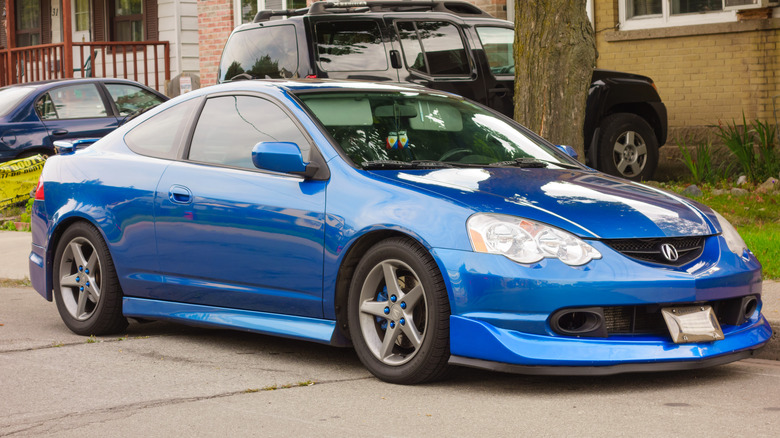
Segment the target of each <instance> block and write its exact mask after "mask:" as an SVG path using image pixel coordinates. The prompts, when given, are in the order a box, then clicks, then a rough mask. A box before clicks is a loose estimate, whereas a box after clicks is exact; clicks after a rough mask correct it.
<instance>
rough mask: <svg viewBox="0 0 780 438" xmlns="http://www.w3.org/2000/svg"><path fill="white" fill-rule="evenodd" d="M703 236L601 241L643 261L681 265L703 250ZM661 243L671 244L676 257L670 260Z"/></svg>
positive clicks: (697, 256)
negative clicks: (664, 253)
mask: <svg viewBox="0 0 780 438" xmlns="http://www.w3.org/2000/svg"><path fill="white" fill-rule="evenodd" d="M704 239H705V238H704V237H666V238H661V239H609V240H603V242H604V243H605V244H606V245H608V246H609V247H610V248H612V249H614V250H615V251H618V252H620V253H621V254H623V255H626V256H628V257H631V258H632V259H635V260H641V261H643V262H650V263H658V264H662V265H669V266H682V265H684V264H686V263H690V262H692V261H694V260H696V259H697V258H699V256H700V255H701V253H702V252H703V251H704ZM663 244H669V245H672V246H673V247H674V248H675V249H676V250H677V254H678V259H677V260H675V261H670V260H669V259H667V258H666V257H664V255H663V252H662V250H661V246H662V245H663Z"/></svg>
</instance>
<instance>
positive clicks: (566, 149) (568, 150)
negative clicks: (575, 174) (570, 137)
mask: <svg viewBox="0 0 780 438" xmlns="http://www.w3.org/2000/svg"><path fill="white" fill-rule="evenodd" d="M555 147H556V148H558V149H559V150H560V151H561V152H563V153H564V154H566V155H568V156H570V157H572V158H574V159H575V160H576V159H577V158H579V157H580V156H579V154H577V151H575V150H574V148H573V147H571V146H567V145H565V144H556V145H555Z"/></svg>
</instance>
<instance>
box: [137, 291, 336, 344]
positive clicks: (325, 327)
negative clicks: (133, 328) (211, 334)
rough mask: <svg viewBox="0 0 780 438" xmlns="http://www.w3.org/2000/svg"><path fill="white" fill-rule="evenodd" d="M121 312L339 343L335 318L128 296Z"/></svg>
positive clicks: (146, 317) (148, 317)
mask: <svg viewBox="0 0 780 438" xmlns="http://www.w3.org/2000/svg"><path fill="white" fill-rule="evenodd" d="M122 313H123V314H124V315H125V316H127V317H131V318H143V319H157V320H166V321H173V322H180V323H184V324H190V325H198V326H204V327H218V328H230V329H236V330H242V331H247V332H251V333H260V334H264V335H274V336H282V337H286V338H293V339H301V340H304V341H314V342H319V343H322V344H329V345H341V344H340V343H339V342H338V341H337V340H336V339H334V333H335V332H336V321H331V320H325V319H316V318H307V317H303V316H291V315H279V314H276V313H265V312H255V311H251V310H239V309H228V308H224V307H212V306H202V305H198V304H187V303H176V302H170V301H160V300H150V299H146V298H132V297H125V298H124V299H123V300H122Z"/></svg>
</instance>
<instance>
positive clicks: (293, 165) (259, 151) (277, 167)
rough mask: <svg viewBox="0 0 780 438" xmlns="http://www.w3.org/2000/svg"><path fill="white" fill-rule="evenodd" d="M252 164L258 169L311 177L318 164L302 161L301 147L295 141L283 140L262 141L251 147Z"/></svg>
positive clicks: (315, 171)
mask: <svg viewBox="0 0 780 438" xmlns="http://www.w3.org/2000/svg"><path fill="white" fill-rule="evenodd" d="M252 164H254V165H255V167H257V168H258V169H265V170H271V171H274V172H281V173H291V174H293V175H300V176H302V177H304V178H307V179H308V178H311V177H313V176H314V174H316V173H317V170H318V169H319V166H317V165H316V164H314V163H304V162H303V155H302V154H301V149H300V148H299V147H298V145H297V144H295V143H290V142H284V141H263V142H260V143H258V144H256V145H255V147H254V148H252Z"/></svg>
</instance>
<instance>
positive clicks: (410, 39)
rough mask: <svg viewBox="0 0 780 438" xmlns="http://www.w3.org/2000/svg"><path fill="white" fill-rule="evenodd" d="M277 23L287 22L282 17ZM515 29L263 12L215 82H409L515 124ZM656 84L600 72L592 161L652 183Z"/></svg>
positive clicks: (235, 42)
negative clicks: (488, 109) (498, 114)
mask: <svg viewBox="0 0 780 438" xmlns="http://www.w3.org/2000/svg"><path fill="white" fill-rule="evenodd" d="M281 16H287V17H289V18H286V19H279V18H280V17H281ZM513 42H514V24H513V23H511V22H509V21H504V20H499V19H496V18H494V17H492V16H491V15H490V14H488V13H486V12H484V11H482V10H481V9H479V8H478V7H476V6H474V5H472V4H470V3H466V2H462V1H414V0H413V1H403V2H401V1H386V0H384V1H383V0H376V1H370V2H363V3H361V2H352V3H345V4H339V3H330V2H317V3H314V4H313V5H312V6H311V7H310V8H305V9H298V10H282V11H261V12H259V13H258V14H257V17H256V18H255V20H254V22H253V23H248V24H245V25H243V26H240V27H238V28H236V29H235V30H234V31H233V33H232V34H231V36H230V38H229V39H228V41H227V43H226V45H225V49H224V52H223V54H222V60H221V62H220V69H219V81H221V82H226V81H229V80H235V79H250V78H261V79H262V78H293V77H296V78H297V77H300V78H304V77H318V78H337V79H363V80H371V81H400V82H412V83H416V84H420V85H424V86H426V87H430V88H434V89H438V90H444V91H448V92H451V93H455V94H459V95H461V96H464V97H467V98H469V99H472V100H474V101H477V102H479V103H481V104H484V105H487V106H489V107H491V108H493V109H495V110H498V111H500V112H502V113H503V114H505V115H507V116H509V117H512V116H513V109H514V103H513V98H514V79H515V76H514V58H513V53H514V52H513ZM666 123H667V121H666V107H665V106H664V104H663V102H661V98H660V96H659V95H658V92H657V91H656V89H655V86H654V84H653V81H652V80H651V79H650V78H648V77H646V76H641V75H636V74H630V73H622V72H614V71H608V70H595V71H594V72H593V77H592V83H591V87H590V90H589V97H588V101H587V115H586V118H585V125H584V138H585V145H584V146H585V151H586V159H587V164H589V165H590V166H591V167H595V168H597V169H599V170H602V171H604V172H607V173H609V174H612V175H616V176H622V177H624V178H629V179H632V180H637V181H638V180H642V179H649V178H650V177H651V176H652V175H653V173H654V172H655V169H656V166H657V164H658V148H659V147H660V146H661V145H663V144H664V143H665V142H666V131H667V126H666Z"/></svg>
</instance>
